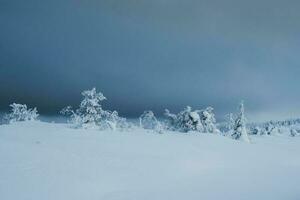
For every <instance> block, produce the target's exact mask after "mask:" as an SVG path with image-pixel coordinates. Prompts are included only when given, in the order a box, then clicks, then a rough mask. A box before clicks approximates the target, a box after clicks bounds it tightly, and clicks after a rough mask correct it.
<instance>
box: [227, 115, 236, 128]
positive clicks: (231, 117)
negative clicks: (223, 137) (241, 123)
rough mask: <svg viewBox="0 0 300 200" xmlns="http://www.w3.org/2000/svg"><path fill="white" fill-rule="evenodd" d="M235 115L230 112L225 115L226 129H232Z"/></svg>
mask: <svg viewBox="0 0 300 200" xmlns="http://www.w3.org/2000/svg"><path fill="white" fill-rule="evenodd" d="M234 119H235V116H234V114H232V113H229V114H228V115H226V127H225V128H226V129H227V130H232V129H233V127H234V121H235V120H234Z"/></svg>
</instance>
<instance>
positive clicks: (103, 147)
mask: <svg viewBox="0 0 300 200" xmlns="http://www.w3.org/2000/svg"><path fill="white" fill-rule="evenodd" d="M299 152H300V137H293V138H292V137H287V136H251V143H250V144H248V143H244V142H239V141H235V140H231V139H229V138H226V137H223V136H219V135H214V134H199V133H198V134H196V133H195V134H194V133H193V134H183V133H180V134H179V133H171V132H169V133H168V132H167V133H165V134H156V133H153V132H146V131H145V130H136V131H131V132H112V131H104V132H101V131H97V130H82V129H77V130H76V129H71V128H69V127H68V125H67V124H54V123H44V122H19V123H15V124H11V125H1V126H0V199H1V200H54V199H55V200H83V199H87V200H167V199H172V200H183V199H187V200H219V199H230V200H253V199H255V200H269V199H270V200H297V199H300V184H299V183H300V156H299Z"/></svg>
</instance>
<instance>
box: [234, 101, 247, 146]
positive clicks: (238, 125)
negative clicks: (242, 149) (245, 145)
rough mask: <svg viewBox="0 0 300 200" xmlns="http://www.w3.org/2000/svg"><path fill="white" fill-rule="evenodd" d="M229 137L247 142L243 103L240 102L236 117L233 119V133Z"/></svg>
mask: <svg viewBox="0 0 300 200" xmlns="http://www.w3.org/2000/svg"><path fill="white" fill-rule="evenodd" d="M231 137H232V138H233V139H235V140H243V141H245V142H249V138H248V133H247V129H246V118H245V110H244V103H243V102H241V103H240V107H239V113H238V115H237V118H236V119H235V123H234V128H233V133H232V134H231Z"/></svg>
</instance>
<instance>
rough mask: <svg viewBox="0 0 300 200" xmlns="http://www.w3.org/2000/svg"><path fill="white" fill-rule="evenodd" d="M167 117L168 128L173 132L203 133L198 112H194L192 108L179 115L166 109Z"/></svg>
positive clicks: (187, 108)
mask: <svg viewBox="0 0 300 200" xmlns="http://www.w3.org/2000/svg"><path fill="white" fill-rule="evenodd" d="M165 116H166V118H167V127H168V128H169V129H171V130H175V131H181V132H189V131H199V132H202V131H203V130H204V128H203V125H202V123H201V119H200V115H199V113H198V111H192V108H191V107H190V106H187V107H186V108H185V109H184V110H183V111H181V112H179V113H178V114H177V115H175V114H172V113H170V111H169V110H167V109H166V110H165Z"/></svg>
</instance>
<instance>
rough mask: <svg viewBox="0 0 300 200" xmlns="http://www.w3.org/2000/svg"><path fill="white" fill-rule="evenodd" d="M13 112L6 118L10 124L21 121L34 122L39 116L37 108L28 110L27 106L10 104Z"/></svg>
mask: <svg viewBox="0 0 300 200" xmlns="http://www.w3.org/2000/svg"><path fill="white" fill-rule="evenodd" d="M10 107H11V112H10V113H9V114H7V115H6V116H5V119H6V120H8V122H9V123H12V122H19V121H34V120H36V119H37V117H38V116H39V114H38V111H37V109H36V108H27V105H26V104H17V103H13V104H10Z"/></svg>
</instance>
